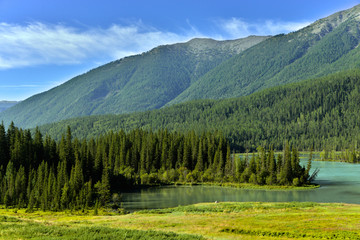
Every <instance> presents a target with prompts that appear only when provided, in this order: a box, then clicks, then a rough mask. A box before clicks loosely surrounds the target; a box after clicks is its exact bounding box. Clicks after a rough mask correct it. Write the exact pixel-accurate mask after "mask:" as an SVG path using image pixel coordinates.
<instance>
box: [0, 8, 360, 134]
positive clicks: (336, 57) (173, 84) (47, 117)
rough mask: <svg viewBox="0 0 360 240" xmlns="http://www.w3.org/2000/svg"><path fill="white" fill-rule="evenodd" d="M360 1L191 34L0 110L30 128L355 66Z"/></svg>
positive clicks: (236, 92) (247, 90) (359, 58)
mask: <svg viewBox="0 0 360 240" xmlns="http://www.w3.org/2000/svg"><path fill="white" fill-rule="evenodd" d="M359 43H360V5H358V6H355V7H353V8H351V9H349V10H346V11H342V12H338V13H335V14H333V15H331V16H329V17H327V18H324V19H321V20H318V21H316V22H314V23H313V24H311V25H309V26H307V27H305V28H303V29H301V30H299V31H296V32H293V33H289V34H286V35H284V34H282V35H277V36H274V37H255V36H251V37H248V38H245V39H238V40H232V41H215V40H211V39H193V40H191V41H189V42H187V43H179V44H174V45H166V46H160V47H157V48H154V49H153V50H151V51H149V52H146V53H143V54H140V55H136V56H132V57H127V58H123V59H120V60H118V61H115V62H112V63H109V64H106V65H104V66H101V67H99V68H96V69H93V70H91V71H89V72H87V73H85V74H83V75H80V76H78V77H75V78H74V79H71V80H69V81H68V82H66V83H64V84H63V85H61V86H58V87H56V88H54V89H51V90H49V91H47V92H44V93H41V94H38V95H35V96H33V97H31V98H29V99H27V100H25V101H23V102H21V103H19V104H17V105H16V106H14V107H12V108H10V109H8V110H6V111H5V112H3V113H0V120H3V121H4V122H5V124H8V123H9V122H10V121H14V122H15V124H16V125H18V126H20V127H27V128H28V127H35V126H36V125H41V124H45V123H50V122H56V121H59V120H62V119H68V118H72V117H78V116H87V115H102V114H114V113H116V114H119V113H130V112H135V111H144V110H151V109H159V108H162V107H164V106H170V105H173V104H176V103H182V102H187V101H190V100H195V99H224V98H233V97H239V96H244V95H249V94H252V93H254V92H257V91H259V90H263V89H266V88H269V87H273V86H277V85H283V84H287V83H292V82H299V81H302V80H306V79H309V78H315V77H320V76H325V75H328V74H331V73H334V72H339V71H344V70H348V69H353V68H358V67H359V66H360V52H359V51H360V50H359V48H358V45H359Z"/></svg>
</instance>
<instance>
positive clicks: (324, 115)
mask: <svg viewBox="0 0 360 240" xmlns="http://www.w3.org/2000/svg"><path fill="white" fill-rule="evenodd" d="M359 102H360V70H351V71H346V72H342V73H336V74H332V75H329V76H326V77H322V78H319V79H310V80H307V81H303V82H300V83H293V84H289V85H286V86H278V87H273V88H269V89H265V90H262V91H259V92H256V93H254V94H251V95H249V96H243V97H239V98H231V99H223V100H197V101H191V102H186V103H181V104H177V105H173V106H170V107H166V108H163V109H159V110H152V111H147V112H141V113H132V114H122V115H104V116H88V117H81V118H75V119H68V120H64V121H61V122H58V123H52V124H47V125H44V126H41V127H40V130H41V132H43V133H44V134H49V135H51V136H52V137H54V138H56V139H61V136H62V134H64V133H65V132H66V129H67V126H70V128H71V130H72V133H73V136H74V137H78V138H84V137H85V138H90V137H96V136H99V135H101V134H106V133H108V132H109V131H119V130H121V129H124V130H125V131H129V130H131V129H136V128H142V129H147V130H150V129H152V130H153V131H156V130H159V129H164V128H166V129H168V130H169V131H177V132H188V131H196V132H197V133H199V134H201V133H202V132H204V131H221V132H222V133H223V134H224V135H225V136H226V137H227V138H228V139H229V141H230V143H231V148H232V149H237V150H239V151H245V150H246V149H248V150H250V151H253V150H256V148H257V147H258V146H259V145H263V146H267V147H268V146H270V145H272V146H273V147H274V148H275V149H281V148H282V147H283V144H284V142H285V141H286V140H288V141H290V143H291V145H293V146H297V147H298V148H299V149H300V150H309V149H310V148H311V147H313V148H314V149H315V150H322V149H324V148H326V147H328V148H331V149H336V150H341V149H344V148H350V149H351V148H353V149H356V148H358V147H359V143H360V122H359V121H357V120H356V119H359V118H360V108H359V107H358V106H359Z"/></svg>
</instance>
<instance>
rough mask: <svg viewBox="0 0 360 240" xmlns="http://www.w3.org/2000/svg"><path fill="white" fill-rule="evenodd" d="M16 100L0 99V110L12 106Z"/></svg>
mask: <svg viewBox="0 0 360 240" xmlns="http://www.w3.org/2000/svg"><path fill="white" fill-rule="evenodd" d="M17 103H18V102H16V101H0V112H2V111H4V110H6V109H8V108H10V107H12V106H14V105H15V104H17Z"/></svg>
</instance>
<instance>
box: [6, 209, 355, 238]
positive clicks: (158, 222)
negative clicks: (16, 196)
mask: <svg viewBox="0 0 360 240" xmlns="http://www.w3.org/2000/svg"><path fill="white" fill-rule="evenodd" d="M359 211H360V205H353V204H328V203H306V202H305V203H297V202H290V203H216V204H215V203H203V204H196V205H190V206H180V207H176V208H169V209H159V210H147V211H140V212H136V213H132V214H128V215H114V214H112V215H111V214H110V215H109V214H107V213H105V212H100V213H99V214H102V215H100V216H92V212H87V213H83V214H80V213H78V214H74V213H73V214H72V213H70V212H67V213H66V212H57V213H49V212H33V213H26V212H25V210H14V209H0V238H1V239H359V238H360V215H359V214H358V213H359Z"/></svg>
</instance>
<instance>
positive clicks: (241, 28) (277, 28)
mask: <svg viewBox="0 0 360 240" xmlns="http://www.w3.org/2000/svg"><path fill="white" fill-rule="evenodd" d="M310 23H311V22H306V21H304V22H282V21H274V20H267V21H265V22H246V21H244V20H242V19H239V18H231V19H228V20H220V21H219V23H218V25H219V27H220V28H221V29H222V30H223V31H224V32H225V33H226V34H228V35H229V36H230V37H232V38H242V37H247V36H249V35H262V36H265V35H276V34H280V33H289V32H293V31H296V30H299V29H301V28H303V27H306V26H307V25H309V24H310Z"/></svg>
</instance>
